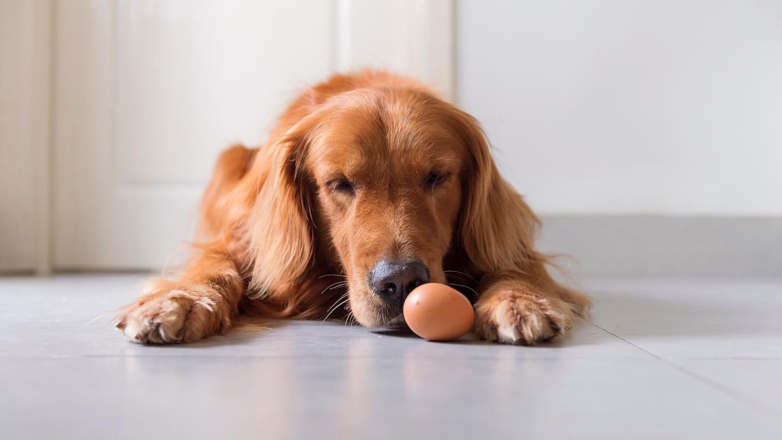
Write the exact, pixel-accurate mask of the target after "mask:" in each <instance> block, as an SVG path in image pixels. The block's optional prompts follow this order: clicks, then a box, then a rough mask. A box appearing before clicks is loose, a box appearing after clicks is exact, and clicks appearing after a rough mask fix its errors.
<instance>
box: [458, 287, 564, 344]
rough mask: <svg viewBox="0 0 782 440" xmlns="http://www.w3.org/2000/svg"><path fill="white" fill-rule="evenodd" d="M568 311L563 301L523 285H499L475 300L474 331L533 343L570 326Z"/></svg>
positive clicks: (508, 341) (513, 341)
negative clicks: (521, 287)
mask: <svg viewBox="0 0 782 440" xmlns="http://www.w3.org/2000/svg"><path fill="white" fill-rule="evenodd" d="M572 315H573V313H572V311H571V310H570V307H568V305H567V304H566V303H564V302H563V301H561V300H559V299H556V298H548V297H544V296H541V295H538V294H537V293H535V292H533V291H527V290H526V289H520V290H516V289H512V288H511V289H503V290H501V291H497V292H493V293H492V294H490V295H487V296H485V297H484V298H482V299H481V300H479V301H478V302H477V303H476V304H475V326H474V328H473V330H474V332H475V334H476V335H477V336H478V337H480V338H482V339H485V340H487V341H496V342H500V343H505V344H525V345H534V344H536V343H538V342H546V341H549V340H551V339H553V338H555V337H557V336H559V335H563V334H564V333H566V332H567V331H568V330H570V328H571V327H572Z"/></svg>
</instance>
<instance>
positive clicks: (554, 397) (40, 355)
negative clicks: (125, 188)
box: [0, 275, 782, 440]
mask: <svg viewBox="0 0 782 440" xmlns="http://www.w3.org/2000/svg"><path fill="white" fill-rule="evenodd" d="M141 279H142V278H141V277H139V276H129V275H123V276H59V277H55V278H51V279H34V278H4V279H2V278H0V438H2V439H24V438H47V439H53V438H58V439H60V438H78V439H82V438H101V439H103V438H134V439H139V438H188V439H195V438H210V439H217V438H226V439H229V438H263V439H278V438H279V439H287V438H309V439H329V438H345V439H370V438H381V439H385V438H387V439H394V440H399V439H411V438H448V439H458V438H469V439H488V438H525V439H544V438H550V439H581V438H591V439H611V438H615V439H670V438H681V439H688V440H691V439H700V438H704V439H715V438H725V439H728V438H731V439H737V438H740V439H755V438H758V439H760V438H766V439H782V281H776V282H758V281H716V280H712V281H642V280H629V281H617V280H592V281H590V282H585V283H584V284H585V288H586V289H587V290H588V291H589V292H590V293H591V294H592V295H593V296H594V297H595V298H596V300H597V302H598V306H597V308H596V309H595V311H594V312H593V316H592V319H591V321H592V322H593V323H586V322H583V323H581V325H580V326H579V328H577V329H576V330H575V332H574V333H573V334H572V335H571V336H570V337H569V338H567V339H565V340H562V341H559V342H557V343H555V344H553V345H548V346H542V347H509V346H499V345H490V344H484V343H480V342H477V341H473V340H468V341H462V342H458V343H450V344H443V343H440V344H438V343H429V342H425V341H423V340H420V339H417V338H415V337H412V336H400V335H388V334H376V333H371V332H369V331H367V330H366V329H363V328H360V327H346V326H344V325H342V324H339V323H321V322H281V321H272V322H267V323H265V324H264V326H265V327H266V328H259V325H257V324H254V325H251V326H247V327H245V328H242V329H238V330H235V331H233V332H231V333H229V334H228V335H227V336H224V337H216V338H213V339H211V340H208V341H205V342H202V343H198V344H193V345H183V346H171V347H144V346H138V345H134V344H130V343H128V342H125V341H124V340H123V339H122V338H121V337H120V335H119V333H118V332H116V331H115V330H113V329H112V328H111V327H110V326H109V325H108V323H107V322H108V319H107V318H103V319H99V320H97V321H95V322H90V320H92V319H93V318H95V317H98V316H99V315H101V314H102V313H104V312H106V311H109V310H111V309H113V308H115V307H117V306H119V305H121V304H123V303H125V302H127V301H130V300H132V299H133V298H134V297H135V295H136V289H137V285H138V284H139V282H140V281H141Z"/></svg>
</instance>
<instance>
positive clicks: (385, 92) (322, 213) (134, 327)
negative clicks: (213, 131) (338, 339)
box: [118, 71, 589, 344]
mask: <svg viewBox="0 0 782 440" xmlns="http://www.w3.org/2000/svg"><path fill="white" fill-rule="evenodd" d="M537 227H538V220H537V218H536V217H535V215H534V214H533V212H532V211H531V210H530V208H529V207H528V206H527V204H526V203H525V202H524V200H523V199H522V197H521V196H520V195H518V194H517V193H516V192H515V191H514V190H513V188H512V187H511V186H510V185H509V184H508V183H507V182H506V181H505V180H504V179H503V178H502V177H501V176H500V175H499V173H498V172H497V167H496V165H495V163H494V161H493V159H492V156H491V152H490V149H489V146H488V143H487V142H486V138H485V136H484V133H483V132H482V130H481V128H480V127H479V124H478V123H477V121H476V120H475V119H474V118H472V117H471V116H469V115H468V114H466V113H464V112H462V111H461V110H459V109H457V108H456V107H454V106H452V105H450V104H448V103H446V102H444V101H442V100H441V99H439V98H438V97H437V96H436V95H435V94H434V93H432V92H431V91H429V90H427V89H426V88H425V87H424V86H422V85H421V84H419V83H417V82H415V81H413V80H411V79H408V78H404V77H401V76H396V75H392V74H387V73H382V72H371V71H369V72H361V73H357V74H352V75H336V76H334V77H332V78H331V79H329V80H328V81H326V82H323V83H321V84H318V85H316V86H314V87H312V88H310V89H308V90H307V91H305V92H304V93H303V94H302V95H301V96H300V97H299V98H298V99H297V100H296V101H295V102H294V103H293V104H292V105H291V106H290V107H289V108H288V109H287V110H286V111H285V113H284V114H283V115H282V117H281V119H280V121H279V124H278V125H277V127H276V128H275V129H274V131H273V132H272V134H271V136H270V138H269V141H268V142H267V143H266V145H265V146H263V147H262V148H260V149H249V148H245V147H243V146H234V147H231V148H229V149H228V150H226V151H225V152H224V153H223V155H222V156H221V157H220V159H219V160H218V163H217V166H216V167H215V171H214V175H213V176H212V180H211V182H210V184H209V187H208V188H207V190H206V193H205V195H204V198H203V201H202V212H201V223H200V226H199V232H198V237H197V244H196V245H195V246H194V253H193V255H192V257H191V259H190V260H189V262H188V263H187V264H186V265H185V267H184V269H183V270H182V272H181V274H179V276H178V277H177V279H175V280H167V279H156V280H153V281H152V282H151V283H150V284H149V286H148V287H147V288H146V289H145V290H144V292H143V293H142V296H141V297H140V298H139V300H138V301H136V302H135V303H133V304H130V305H129V306H127V307H126V308H125V309H123V311H122V313H121V315H120V317H119V324H118V327H119V328H120V329H121V330H122V331H123V332H124V334H125V335H126V336H127V337H128V338H129V339H131V340H133V341H137V342H144V343H170V342H189V341H194V340H198V339H201V338H205V337H208V336H210V335H213V334H216V333H222V332H224V331H226V330H227V329H228V328H229V327H230V326H231V319H232V318H233V317H235V316H236V315H237V314H238V313H240V311H242V312H247V313H257V314H260V315H263V316H269V317H297V318H318V319H323V318H324V317H326V316H327V315H328V314H329V313H335V312H336V313H337V315H339V316H341V315H344V313H342V307H341V301H342V300H343V299H344V300H346V301H347V305H346V308H347V309H349V310H350V317H351V318H354V319H355V320H356V321H357V322H358V323H360V324H362V325H365V326H368V327H375V326H382V325H386V324H389V323H400V322H401V321H402V318H401V316H398V315H396V314H395V313H392V312H390V311H389V309H387V308H386V306H385V305H384V303H383V302H382V301H381V300H380V299H379V298H378V296H377V295H376V294H375V293H374V292H373V291H372V290H371V288H370V287H369V285H368V281H367V279H368V274H369V272H370V271H371V270H372V267H373V266H374V265H375V264H376V263H377V262H378V261H379V260H380V259H382V258H393V259H397V260H416V261H420V262H422V263H424V264H425V265H426V267H427V268H428V270H429V272H430V276H431V280H432V281H434V282H440V283H446V282H447V283H451V284H453V285H455V286H456V287H458V288H459V289H460V290H462V291H463V292H464V293H465V294H466V295H467V296H468V297H469V298H470V299H471V300H472V301H473V302H475V311H476V324H475V327H474V330H475V332H476V333H477V334H478V336H480V337H482V338H485V339H488V340H493V341H499V342H507V343H525V344H534V343H537V342H541V341H546V340H549V339H551V338H553V337H555V336H558V335H561V334H563V333H564V332H566V331H567V330H568V329H569V328H570V327H571V325H572V318H573V314H574V313H575V314H577V313H581V312H583V311H584V310H585V309H586V308H587V307H588V306H589V300H588V298H587V297H586V296H585V295H583V294H581V293H579V292H576V291H573V290H570V289H567V288H565V287H563V286H561V285H559V284H557V283H556V282H555V281H554V280H553V279H552V278H551V276H550V275H549V273H548V271H547V268H546V266H547V263H548V261H547V258H546V257H545V256H544V255H542V254H540V253H538V252H537V251H536V250H535V248H534V236H535V232H536V229H537Z"/></svg>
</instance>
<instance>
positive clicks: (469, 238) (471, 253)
mask: <svg viewBox="0 0 782 440" xmlns="http://www.w3.org/2000/svg"><path fill="white" fill-rule="evenodd" d="M449 113H450V114H451V119H452V121H453V123H454V129H455V131H456V133H457V134H458V135H459V136H460V138H461V140H462V141H463V142H464V144H465V145H466V148H467V149H468V152H469V158H470V160H469V162H468V165H467V168H466V170H465V175H464V177H463V179H464V183H463V185H464V189H463V191H464V196H463V197H464V199H463V203H462V209H461V217H460V219H459V234H460V238H461V242H462V246H463V248H464V251H465V252H466V254H467V256H468V257H469V258H470V260H471V262H472V263H473V265H474V266H475V267H476V268H477V269H478V270H481V271H483V272H499V271H503V270H530V271H535V266H536V263H540V262H541V260H542V259H543V256H542V255H541V254H538V253H537V252H535V250H534V247H533V240H534V238H535V233H536V231H537V228H538V225H539V221H538V219H537V218H536V217H535V214H534V213H533V212H532V210H531V209H530V208H529V206H527V204H526V203H525V202H524V200H523V199H522V197H521V196H520V195H519V194H518V193H517V192H516V191H514V189H513V188H512V187H511V186H510V184H508V182H506V181H505V180H504V179H503V178H502V176H500V174H499V172H498V171H497V166H496V165H495V163H494V159H492V156H491V151H490V149H489V144H488V142H487V141H486V136H485V134H484V132H483V130H482V129H481V127H480V125H479V124H478V122H477V121H476V120H475V119H474V118H473V117H472V116H470V115H468V114H466V113H464V112H462V111H460V110H458V109H456V108H452V109H451V111H450V112H449Z"/></svg>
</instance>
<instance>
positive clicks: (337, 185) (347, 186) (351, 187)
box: [327, 178, 356, 196]
mask: <svg viewBox="0 0 782 440" xmlns="http://www.w3.org/2000/svg"><path fill="white" fill-rule="evenodd" d="M327 186H328V187H329V188H331V190H332V191H334V192H337V193H340V194H345V195H349V196H352V195H355V193H356V185H355V184H354V183H353V182H351V181H349V180H348V179H344V178H342V179H335V180H332V181H329V182H328V183H327Z"/></svg>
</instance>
